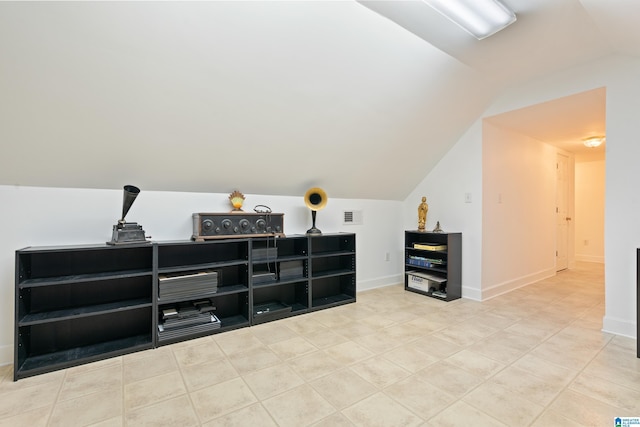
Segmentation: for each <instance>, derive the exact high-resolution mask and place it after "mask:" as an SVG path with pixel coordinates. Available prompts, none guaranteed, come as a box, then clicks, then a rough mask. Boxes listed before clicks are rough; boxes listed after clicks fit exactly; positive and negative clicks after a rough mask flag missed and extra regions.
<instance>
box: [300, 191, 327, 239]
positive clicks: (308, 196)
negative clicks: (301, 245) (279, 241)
mask: <svg viewBox="0 0 640 427" xmlns="http://www.w3.org/2000/svg"><path fill="white" fill-rule="evenodd" d="M304 204H305V205H307V207H308V208H309V209H311V221H312V225H311V228H310V229H308V230H307V234H322V231H320V230H319V229H318V228H317V227H316V212H317V211H319V210H321V209H324V207H325V206H327V193H325V192H324V190H323V189H322V188H319V187H313V188H310V189H308V190H307V192H306V193H305V195H304Z"/></svg>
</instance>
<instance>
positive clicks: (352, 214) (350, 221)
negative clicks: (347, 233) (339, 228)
mask: <svg viewBox="0 0 640 427" xmlns="http://www.w3.org/2000/svg"><path fill="white" fill-rule="evenodd" d="M344 225H362V211H344Z"/></svg>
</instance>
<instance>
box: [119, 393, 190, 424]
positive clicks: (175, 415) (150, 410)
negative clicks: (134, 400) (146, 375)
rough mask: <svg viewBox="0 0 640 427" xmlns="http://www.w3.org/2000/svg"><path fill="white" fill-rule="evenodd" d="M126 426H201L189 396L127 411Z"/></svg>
mask: <svg viewBox="0 0 640 427" xmlns="http://www.w3.org/2000/svg"><path fill="white" fill-rule="evenodd" d="M125 425H126V426H131V427H137V426H142V425H148V426H154V427H155V426H157V427H163V426H166V427H175V426H180V427H191V426H199V425H200V422H199V421H198V417H197V416H196V413H195V411H194V410H193V407H192V406H191V400H190V399H189V397H188V396H187V395H182V396H179V397H176V398H175V399H169V400H164V401H161V402H158V403H156V404H154V405H150V406H145V407H143V408H139V409H134V410H132V411H127V413H126V415H125Z"/></svg>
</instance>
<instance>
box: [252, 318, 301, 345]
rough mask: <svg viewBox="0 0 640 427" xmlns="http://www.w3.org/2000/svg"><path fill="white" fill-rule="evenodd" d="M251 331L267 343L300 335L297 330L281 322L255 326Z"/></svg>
mask: <svg viewBox="0 0 640 427" xmlns="http://www.w3.org/2000/svg"><path fill="white" fill-rule="evenodd" d="M251 333H252V334H253V335H254V336H255V337H256V338H258V339H259V340H260V341H261V342H262V343H263V344H265V345H270V344H275V343H277V342H280V341H284V340H288V339H291V338H295V337H297V336H298V334H297V333H296V332H294V331H293V330H291V329H290V328H288V327H287V326H286V325H284V324H281V322H270V323H263V324H262V325H256V326H253V327H252V328H251Z"/></svg>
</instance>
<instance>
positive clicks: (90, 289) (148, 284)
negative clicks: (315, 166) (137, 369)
mask: <svg viewBox="0 0 640 427" xmlns="http://www.w3.org/2000/svg"><path fill="white" fill-rule="evenodd" d="M355 241H356V239H355V234H350V233H337V234H325V235H320V236H307V235H297V236H287V237H247V238H235V239H219V240H208V241H195V242H194V241H175V242H153V243H140V244H137V243H134V244H127V245H115V246H111V245H106V244H102V245H83V246H56V247H39V248H36V247H29V248H25V249H20V250H18V251H16V270H15V271H16V280H15V283H16V293H15V294H16V300H15V313H16V315H15V355H14V380H18V379H20V378H25V377H29V376H33V375H38V374H41V373H45V372H50V371H54V370H57V369H63V368H67V367H70V366H75V365H80V364H83V363H88V362H92V361H96V360H100V359H106V358H109V357H113V356H118V355H122V354H127V353H131V352H134V351H139V350H146V349H150V348H155V347H158V346H162V345H166V344H171V343H174V342H178V341H184V340H189V339H193V338H197V337H201V336H205V335H210V334H214V333H218V332H225V331H229V330H232V329H236V328H242V327H248V326H251V325H255V324H259V323H264V322H268V321H273V320H277V319H281V318H284V317H289V316H294V315H298V314H302V313H307V312H309V311H313V310H320V309H324V308H330V307H334V306H337V305H341V304H347V303H351V302H355V301H356V271H355V256H356V254H355Z"/></svg>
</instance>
